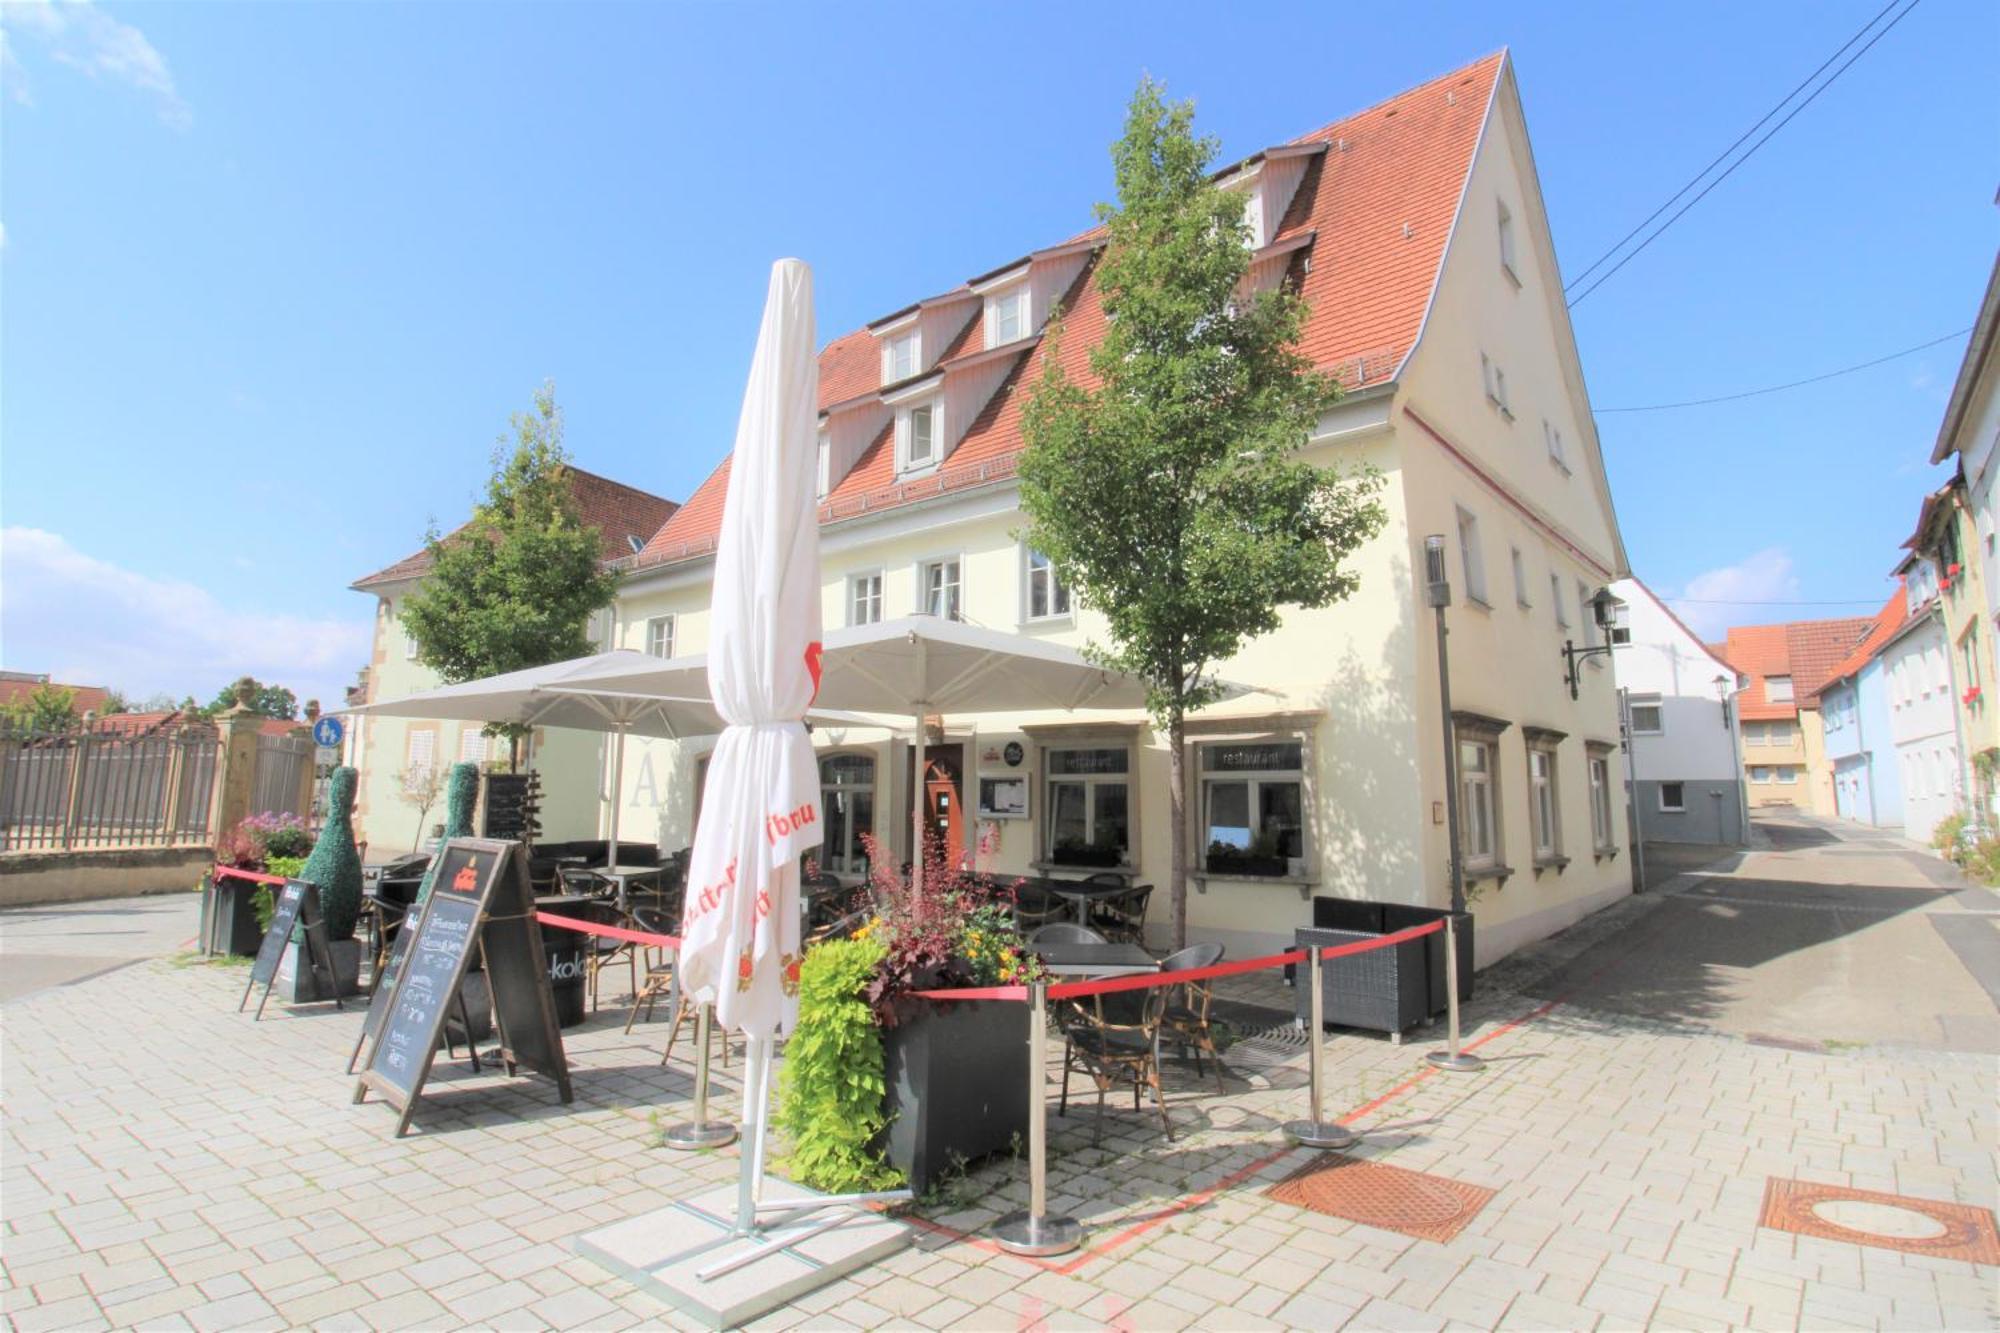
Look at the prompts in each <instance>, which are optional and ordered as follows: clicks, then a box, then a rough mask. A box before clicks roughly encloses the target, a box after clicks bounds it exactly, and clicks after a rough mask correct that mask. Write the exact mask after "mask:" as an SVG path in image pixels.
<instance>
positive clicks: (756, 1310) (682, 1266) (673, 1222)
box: [572, 1183, 911, 1328]
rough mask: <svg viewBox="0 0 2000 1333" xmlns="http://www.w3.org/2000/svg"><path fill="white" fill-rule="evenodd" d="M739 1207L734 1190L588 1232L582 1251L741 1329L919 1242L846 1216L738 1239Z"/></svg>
mask: <svg viewBox="0 0 2000 1333" xmlns="http://www.w3.org/2000/svg"><path fill="white" fill-rule="evenodd" d="M785 1192H786V1194H787V1196H788V1197H789V1196H791V1195H794V1194H797V1195H799V1196H802V1197H811V1196H812V1194H813V1191H811V1190H804V1189H799V1188H797V1187H796V1186H792V1185H786V1186H785ZM736 1202H737V1196H736V1186H735V1184H734V1183H731V1184H729V1185H726V1186H723V1187H722V1188H720V1189H713V1190H710V1191H708V1192H707V1193H706V1194H701V1195H697V1196H696V1197H694V1198H692V1199H686V1200H683V1201H681V1202H679V1203H674V1204H669V1205H668V1206H667V1207H664V1208H656V1209H654V1210H653V1211H651V1212H648V1213H641V1214H640V1215H638V1216H637V1217H632V1218H628V1219H626V1220H625V1221H623V1222H614V1223H613V1224H612V1225H610V1226H608V1227H600V1228H598V1229H597V1230H595V1231H586V1232H584V1233H582V1234H581V1235H579V1236H577V1237H576V1239H575V1240H574V1241H573V1242H572V1244H573V1246H574V1248H575V1250H576V1252H577V1253H578V1254H580V1255H582V1256H583V1257H584V1258H586V1259H589V1260H590V1261H591V1262H593V1263H596V1264H600V1265H602V1266H603V1267H605V1268H607V1269H609V1270H610V1271H612V1272H614V1273H616V1274H618V1275H619V1276H620V1277H622V1278H625V1279H626V1280H627V1281H629V1282H631V1283H632V1284H633V1285H634V1286H636V1287H638V1288H640V1289H641V1290H643V1291H645V1292H646V1293H647V1294H648V1295H650V1296H653V1297H655V1298H657V1299H659V1300H661V1301H665V1302H666V1303H667V1304H669V1305H672V1306H674V1307H676V1308H677V1309H679V1310H682V1311H684V1312H685V1313H686V1314H688V1315H690V1316H692V1317H693V1318H694V1319H695V1320H697V1321H699V1322H700V1323H702V1324H704V1325H705V1326H707V1327H709V1328H734V1327H736V1326H738V1325H741V1324H747V1323H749V1322H750V1321H751V1320H754V1319H756V1318H758V1317H759V1316H760V1315H763V1314H766V1313H768V1312H769V1311H772V1310H775V1309H777V1308H778V1307H779V1306H782V1305H788V1304H790V1303H791V1302H793V1301H796V1300H797V1299H799V1298H800V1297H801V1296H804V1295H806V1294H807V1293H808V1292H812V1291H815V1290H817V1289H818V1288H820V1287H824V1286H826V1285H827V1284H828V1283H831V1282H835V1281H838V1280H839V1279H840V1278H842V1277H845V1276H847V1275H848V1274H849V1273H852V1272H854V1271H855V1270H857V1269H860V1268H866V1267H867V1266H869V1265H870V1264H875V1263H880V1262H881V1261H882V1260H883V1259H886V1258H888V1257H889V1256H890V1255H892V1254H894V1253H896V1252H897V1251H898V1250H901V1249H902V1248H904V1247H905V1246H907V1245H908V1244H909V1243H910V1240H911V1235H910V1230H909V1228H908V1227H906V1226H904V1225H903V1224H902V1223H900V1222H898V1221H896V1220H895V1219H893V1218H890V1217H885V1216H883V1215H882V1214H881V1213H876V1212H869V1211H864V1210H861V1209H855V1210H853V1211H852V1212H849V1213H847V1214H846V1215H845V1216H844V1217H843V1216H841V1215H840V1213H839V1212H837V1211H835V1210H825V1209H822V1210H820V1211H817V1212H813V1213H807V1214H805V1215H803V1217H800V1216H798V1215H789V1216H788V1215H783V1214H781V1215H779V1216H776V1217H771V1218H767V1219H765V1221H764V1223H763V1225H761V1226H760V1227H758V1228H757V1229H756V1230H754V1231H752V1232H751V1233H750V1234H748V1235H743V1234H739V1233H738V1232H737V1231H736ZM836 1217H839V1219H840V1220H839V1225H837V1226H832V1227H829V1228H827V1229H826V1230H823V1231H816V1232H814V1234H811V1235H804V1234H801V1235H800V1236H799V1238H798V1239H797V1240H796V1242H792V1243H788V1242H787V1233H788V1232H799V1233H804V1232H805V1231H806V1230H807V1229H808V1228H809V1227H811V1226H813V1225H815V1224H816V1223H819V1222H823V1221H827V1220H832V1219H834V1218H836ZM752 1256H754V1257H752ZM739 1258H742V1259H747V1260H748V1261H747V1262H744V1263H741V1264H740V1265H736V1266H733V1267H730V1268H729V1270H728V1271H727V1272H718V1273H716V1274H715V1276H714V1277H713V1278H712V1279H710V1280H707V1281H704V1280H703V1279H702V1278H701V1276H700V1274H701V1273H702V1272H704V1271H709V1270H713V1269H716V1268H718V1267H720V1266H723V1265H726V1264H729V1263H730V1262H731V1261H733V1260H737V1259H739Z"/></svg>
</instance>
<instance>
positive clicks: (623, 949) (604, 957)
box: [582, 899, 639, 1013]
mask: <svg viewBox="0 0 2000 1333" xmlns="http://www.w3.org/2000/svg"><path fill="white" fill-rule="evenodd" d="M582 914H583V918H584V920H586V921H594V922H597V923H599V924H600V925H606V926H623V927H625V928H626V929H628V930H629V929H631V928H632V922H633V918H632V917H631V915H629V914H628V913H626V912H621V911H619V910H618V905H617V904H616V903H615V902H612V901H610V900H609V899H600V900H599V901H597V902H592V903H585V904H584V905H583V908H582ZM584 957H585V962H586V963H587V964H588V965H589V968H590V1008H591V1011H592V1012H593V1013H594V1012H596V1010H597V1005H598V1001H599V999H600V998H601V996H600V993H599V989H598V977H599V976H600V975H601V974H602V973H603V972H604V970H605V969H606V968H608V967H616V966H618V964H619V963H623V964H625V971H626V975H627V977H628V978H629V980H630V983H631V987H632V991H631V993H632V994H633V995H637V994H638V993H639V946H638V945H637V944H635V943H633V942H632V941H631V940H619V939H612V938H610V937H608V936H604V935H592V936H590V937H589V942H588V943H587V944H585V945H584Z"/></svg>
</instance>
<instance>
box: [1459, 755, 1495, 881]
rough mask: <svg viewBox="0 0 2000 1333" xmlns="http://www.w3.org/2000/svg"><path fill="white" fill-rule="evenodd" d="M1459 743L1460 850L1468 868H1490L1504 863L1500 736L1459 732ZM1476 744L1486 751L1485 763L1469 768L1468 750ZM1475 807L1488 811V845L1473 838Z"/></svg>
mask: <svg viewBox="0 0 2000 1333" xmlns="http://www.w3.org/2000/svg"><path fill="white" fill-rule="evenodd" d="M1458 747H1459V750H1458V836H1459V847H1460V854H1461V855H1462V856H1463V857H1464V864H1465V869H1466V870H1468V871H1472V870H1491V869H1493V868H1494V867H1495V866H1498V865H1499V864H1500V863H1501V861H1500V858H1501V854H1502V850H1503V849H1502V833H1501V827H1500V741H1499V738H1497V737H1488V736H1460V737H1458ZM1474 747H1477V748H1479V749H1481V750H1483V751H1485V763H1484V766H1483V768H1482V769H1480V770H1477V771H1475V770H1473V769H1471V768H1468V767H1467V765H1466V763H1465V752H1466V751H1467V750H1468V749H1471V748H1474ZM1475 797H1476V799H1475ZM1475 807H1476V808H1478V809H1480V810H1482V811H1484V812H1485V815H1486V832H1487V835H1488V838H1489V839H1490V842H1491V845H1490V846H1488V847H1485V848H1481V847H1478V846H1476V845H1474V842H1473V838H1472V831H1473V823H1472V812H1473V810H1474V809H1475Z"/></svg>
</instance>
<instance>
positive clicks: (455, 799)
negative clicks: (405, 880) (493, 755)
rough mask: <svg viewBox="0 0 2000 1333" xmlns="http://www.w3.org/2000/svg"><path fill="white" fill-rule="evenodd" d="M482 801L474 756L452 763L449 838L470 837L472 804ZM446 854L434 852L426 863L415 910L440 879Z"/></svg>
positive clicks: (446, 789)
mask: <svg viewBox="0 0 2000 1333" xmlns="http://www.w3.org/2000/svg"><path fill="white" fill-rule="evenodd" d="M477 804H479V765H477V764H475V763H473V762H472V761H471V760H466V761H464V762H463V763H457V764H453V765H452V766H451V776H450V777H448V778H446V779H445V787H444V836H445V837H447V838H470V837H472V836H474V834H473V832H472V808H473V807H474V806H475V805H477ZM443 864H444V858H443V857H441V856H434V857H432V858H431V863H430V864H429V865H428V866H426V867H424V879H423V883H422V884H420V885H419V886H418V887H417V901H416V903H415V904H414V905H413V906H412V907H411V910H412V911H415V910H416V908H418V907H422V906H423V905H424V899H426V898H428V897H430V896H431V886H432V885H433V884H435V883H436V882H437V873H438V867H439V866H441V865H443Z"/></svg>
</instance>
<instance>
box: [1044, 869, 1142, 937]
mask: <svg viewBox="0 0 2000 1333" xmlns="http://www.w3.org/2000/svg"><path fill="white" fill-rule="evenodd" d="M1040 887H1041V888H1042V889H1043V890H1044V891H1045V892H1048V893H1052V894H1054V895H1055V896H1056V897H1058V898H1061V899H1062V900H1063V901H1065V902H1067V903H1071V904H1073V905H1074V906H1075V908H1076V923H1077V924H1078V925H1079V926H1087V925H1089V924H1090V905H1091V904H1092V903H1097V902H1103V901H1104V900H1105V899H1107V898H1119V897H1123V896H1124V895H1125V894H1128V893H1130V892H1132V881H1131V880H1129V879H1127V880H1123V881H1121V882H1120V883H1117V884H1091V883H1089V882H1087V881H1085V880H1080V879H1047V880H1042V881H1040Z"/></svg>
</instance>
